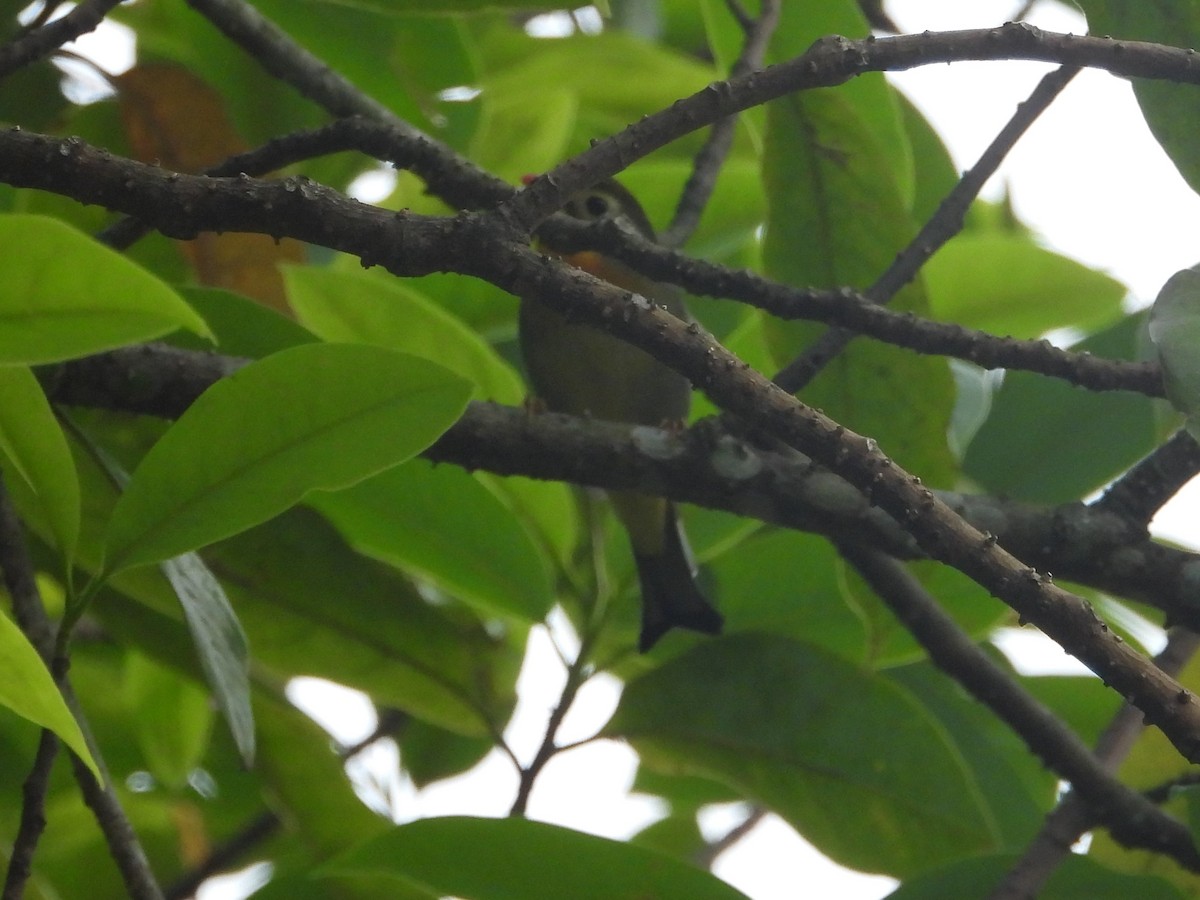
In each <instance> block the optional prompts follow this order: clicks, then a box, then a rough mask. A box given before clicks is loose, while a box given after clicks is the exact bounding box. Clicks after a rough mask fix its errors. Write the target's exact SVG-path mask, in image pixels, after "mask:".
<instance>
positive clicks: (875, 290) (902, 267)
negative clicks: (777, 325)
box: [774, 66, 1079, 394]
mask: <svg viewBox="0 0 1200 900" xmlns="http://www.w3.org/2000/svg"><path fill="white" fill-rule="evenodd" d="M1078 73H1079V67H1078V66H1061V67H1059V68H1057V69H1055V70H1054V71H1053V72H1050V73H1048V74H1047V75H1046V76H1045V77H1043V78H1042V80H1041V81H1039V82H1038V85H1037V87H1035V88H1034V89H1033V93H1032V94H1030V95H1029V99H1027V100H1026V101H1025V102H1023V103H1021V104H1020V105H1018V106H1017V111H1016V112H1015V113H1014V114H1013V116H1012V118H1011V119H1009V120H1008V123H1007V124H1006V125H1005V126H1004V127H1003V128H1002V129H1000V133H999V134H997V135H996V137H995V139H994V140H993V141H992V142H991V144H989V145H988V147H987V149H986V150H984V151H983V154H982V155H981V156H980V157H979V160H978V161H977V162H976V163H975V165H974V166H972V167H971V168H970V169H968V170H967V171H966V172H965V173H964V174H963V176H962V178H960V179H959V181H958V184H956V185H955V186H954V188H953V190H951V191H950V193H949V194H947V195H946V199H944V200H943V201H942V203H941V205H940V206H939V207H938V208H937V212H935V213H934V214H933V215H932V216H931V217H930V218H929V221H927V222H926V223H925V224H924V225H923V226H922V228H921V230H920V231H919V232H918V233H917V236H916V237H915V238H913V239H912V240H911V241H910V242H909V244H908V246H907V247H905V248H904V249H903V250H902V251H900V253H899V254H898V255H897V256H896V258H895V259H894V260H893V261H892V264H891V265H890V266H888V268H887V271H885V272H884V273H883V274H882V275H880V276H879V278H878V280H876V282H875V283H874V284H873V285H871V287H869V288H868V289H867V291H866V294H865V296H866V297H867V299H868V300H870V301H871V302H872V303H877V304H879V305H880V306H884V305H886V304H888V303H890V302H891V301H892V299H893V298H894V297H895V296H896V294H897V293H898V292H899V291H900V289H901V288H902V287H904V285H906V284H908V282H910V281H911V280H912V279H913V278H914V277H915V276H916V274H917V271H918V270H919V269H920V268H921V266H923V265H924V264H925V263H926V261H927V260H928V259H929V258H930V257H931V256H933V254H934V253H936V252H937V251H938V250H939V249H940V248H941V247H942V246H943V245H945V243H946V242H947V241H948V240H950V238H952V237H954V235H956V234H958V233H959V231H961V230H962V226H963V221H964V219H965V217H966V214H967V210H968V209H969V208H970V206H971V203H972V202H973V201H974V200H975V198H976V197H977V196H979V192H980V191H981V190H983V186H984V184H986V183H987V180H988V179H989V178H991V177H992V175H993V174H994V173H995V171H996V169H997V168H999V166H1000V163H1002V162H1003V161H1004V159H1005V157H1007V156H1008V154H1009V152H1010V151H1011V150H1012V148H1013V146H1014V145H1015V144H1016V143H1017V141H1018V140H1020V138H1021V136H1022V135H1023V134H1025V132H1026V131H1028V130H1029V127H1030V126H1031V125H1032V124H1033V123H1034V122H1035V121H1036V120H1037V118H1038V116H1040V115H1041V114H1042V113H1043V112H1045V111H1046V109H1047V108H1048V107H1049V106H1050V104H1051V103H1053V102H1054V100H1055V99H1056V98H1057V97H1058V95H1059V94H1060V93H1062V90H1063V88H1065V87H1066V86H1067V84H1068V83H1069V82H1070V81H1071V79H1072V78H1074V77H1075V76H1076V75H1077V74H1078ZM856 336H857V335H856V334H855V333H854V332H853V331H849V330H847V329H844V328H832V329H830V330H829V331H827V332H825V333H824V334H822V335H821V336H820V337H819V338H818V339H817V340H816V341H815V342H814V343H813V344H812V345H811V346H810V347H808V349H806V350H805V351H804V352H802V353H801V354H799V355H798V356H797V357H796V358H795V359H793V360H792V361H791V362H789V363H788V364H787V365H786V366H784V367H783V369H781V370H780V372H779V373H778V374H777V375H776V376H775V379H774V380H775V383H776V384H778V385H779V386H780V387H781V388H783V389H784V390H785V391H787V392H788V393H790V394H794V393H796V392H797V391H799V390H800V389H801V388H803V387H804V386H805V385H806V384H808V383H809V382H810V381H812V380H813V378H814V377H816V375H817V373H818V372H820V371H821V370H822V369H823V368H825V366H827V365H828V364H829V363H830V362H831V361H832V360H833V359H834V358H835V357H836V356H837V355H838V354H839V353H841V352H842V350H843V349H844V348H845V347H846V345H847V344H849V343H850V341H851V340H853V339H854V338H855V337H856Z"/></svg>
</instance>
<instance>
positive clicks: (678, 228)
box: [659, 0, 780, 247]
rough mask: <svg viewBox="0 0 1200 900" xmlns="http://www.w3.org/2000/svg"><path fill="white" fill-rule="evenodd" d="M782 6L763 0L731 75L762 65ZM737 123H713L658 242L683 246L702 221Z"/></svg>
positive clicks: (774, 0)
mask: <svg viewBox="0 0 1200 900" xmlns="http://www.w3.org/2000/svg"><path fill="white" fill-rule="evenodd" d="M779 6H780V0H762V8H761V9H760V10H759V13H758V18H757V19H755V20H754V21H753V24H752V26H751V27H750V28H749V30H748V31H747V32H746V42H745V44H744V45H743V46H742V52H741V54H740V55H739V56H738V58H737V60H736V61H735V62H734V64H733V67H732V69H730V73H729V74H730V75H731V76H732V77H737V76H739V75H744V74H746V73H748V72H754V71H757V70H758V69H761V68H762V66H763V60H764V59H765V57H766V53H767V46H768V45H769V44H770V43H771V35H773V34H774V33H775V27H776V26H777V25H778V24H779ZM737 122H738V120H737V116H726V117H725V118H723V119H718V120H717V121H716V122H713V124H712V127H711V128H710V129H709V132H708V139H707V140H706V141H705V142H704V146H703V147H701V148H700V152H699V153H697V154H696V157H695V159H693V160H692V173H691V175H689V176H688V180H687V183H686V184H685V185H684V187H683V193H682V194H680V197H679V203H678V205H677V206H676V207H675V215H674V217H673V218H672V219H671V224H670V225H668V226H667V228H666V230H664V231H663V233H662V234H661V235H660V236H659V243H661V244H663V245H664V246H666V247H682V246H683V245H684V244H685V243H687V240H688V238H689V237H691V236H692V232H694V231H695V230H696V226H697V225H699V224H700V216H701V215H702V214H703V213H704V208H705V207H706V206H707V205H708V201H709V199H710V198H711V197H712V192H713V188H714V187H716V184H717V175H718V174H720V171H721V166H723V165H724V164H725V158H726V157H727V156H728V155H729V150H730V148H731V147H733V136H734V133H735V132H736V130H737Z"/></svg>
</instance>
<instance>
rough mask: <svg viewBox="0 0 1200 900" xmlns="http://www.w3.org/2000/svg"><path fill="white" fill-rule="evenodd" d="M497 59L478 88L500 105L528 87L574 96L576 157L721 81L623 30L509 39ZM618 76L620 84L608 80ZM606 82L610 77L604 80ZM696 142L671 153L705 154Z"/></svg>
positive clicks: (497, 48)
mask: <svg viewBox="0 0 1200 900" xmlns="http://www.w3.org/2000/svg"><path fill="white" fill-rule="evenodd" d="M507 37H508V39H507V40H505V41H504V42H503V43H502V44H501V43H500V42H499V41H494V42H493V43H492V44H491V45H490V46H488V47H485V48H483V49H484V50H485V51H490V52H491V53H492V59H491V60H487V59H486V58H485V68H488V67H487V65H486V63H488V62H490V63H491V65H490V71H485V72H484V73H483V75H482V77H481V79H480V81H481V84H480V86H481V87H482V89H483V90H484V92H485V93H487V94H490V95H491V96H493V97H495V98H496V99H497V100H498V101H499V102H515V99H514V98H520V97H523V96H527V95H528V94H529V90H530V85H541V86H549V85H553V86H554V87H555V88H556V89H558V90H561V91H566V92H569V93H571V94H572V95H574V96H575V98H576V102H577V103H578V113H577V115H576V118H575V129H574V132H573V133H572V135H571V142H570V147H569V149H570V151H571V152H576V151H579V150H582V149H584V148H585V147H587V145H588V142H589V141H591V140H593V139H595V138H596V137H597V136H602V135H606V134H614V133H616V132H617V131H619V130H620V129H622V128H624V127H625V126H626V125H628V124H629V123H630V122H632V121H635V120H636V119H638V118H639V117H641V116H644V115H647V114H648V113H651V112H654V111H655V110H658V109H662V108H664V107H666V106H669V105H670V104H671V103H672V102H674V101H675V100H678V99H679V98H680V97H686V96H688V95H689V94H692V93H694V92H696V91H698V90H700V89H701V88H703V87H704V86H705V85H707V84H708V83H710V82H711V81H712V80H713V79H715V78H717V77H720V75H719V73H718V72H717V71H716V70H715V69H713V68H712V67H711V66H706V65H704V64H702V63H700V62H699V61H697V60H696V59H695V58H689V57H687V56H684V55H683V54H681V53H677V52H675V51H673V50H671V49H669V48H665V47H662V46H660V45H657V44H655V43H652V42H649V41H644V40H641V39H639V38H637V37H636V36H634V35H631V34H628V33H624V32H621V31H618V30H606V31H604V32H603V33H601V34H598V35H575V36H572V37H567V38H562V39H560V40H554V41H545V40H537V39H534V38H528V37H524V36H521V37H517V36H516V35H508V36H507ZM617 72H619V73H620V76H621V77H620V78H610V77H606V76H607V75H608V74H609V73H617ZM601 76H605V77H601ZM701 139H702V138H701V136H699V135H696V136H690V137H689V138H686V139H684V140H683V141H681V142H678V143H677V144H676V145H674V146H673V147H672V151H673V152H676V153H686V152H688V150H689V149H691V150H693V151H694V149H695V147H697V146H699V141H700V140H701Z"/></svg>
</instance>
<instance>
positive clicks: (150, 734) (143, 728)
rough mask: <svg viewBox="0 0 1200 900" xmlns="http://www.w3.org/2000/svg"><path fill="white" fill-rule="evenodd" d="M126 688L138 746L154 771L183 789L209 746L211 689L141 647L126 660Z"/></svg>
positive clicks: (174, 786) (171, 785)
mask: <svg viewBox="0 0 1200 900" xmlns="http://www.w3.org/2000/svg"><path fill="white" fill-rule="evenodd" d="M125 692H126V697H127V698H128V702H129V710H130V713H131V717H132V719H133V723H134V727H135V735H136V737H137V742H138V746H139V748H140V749H141V751H142V755H143V756H144V757H145V759H146V761H147V763H148V765H149V767H150V773H151V774H152V775H153V776H154V777H155V778H156V779H158V781H159V782H161V783H162V784H164V785H166V786H167V787H168V788H170V789H172V790H175V791H180V790H182V789H183V788H184V787H185V786H186V785H187V782H188V777H189V776H190V775H191V773H192V771H193V770H194V769H195V768H196V766H198V765H199V764H200V761H201V758H202V756H203V755H204V751H205V749H206V748H207V747H208V738H209V733H210V731H211V727H212V718H213V716H212V708H211V707H210V706H209V702H208V692H207V691H205V690H204V689H203V688H202V687H201V686H200V685H198V684H196V682H194V681H192V680H191V679H188V678H184V677H182V676H180V675H178V674H177V673H175V672H173V671H171V670H170V669H167V668H166V667H164V666H162V665H160V664H159V663H157V662H153V661H151V660H150V659H149V658H148V657H146V656H143V655H142V654H140V653H130V654H128V656H127V657H126V660H125Z"/></svg>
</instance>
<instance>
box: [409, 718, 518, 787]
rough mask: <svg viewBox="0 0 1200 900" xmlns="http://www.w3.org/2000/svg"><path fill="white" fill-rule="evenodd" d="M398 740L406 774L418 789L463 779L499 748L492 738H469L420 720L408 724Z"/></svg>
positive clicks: (412, 720)
mask: <svg viewBox="0 0 1200 900" xmlns="http://www.w3.org/2000/svg"><path fill="white" fill-rule="evenodd" d="M398 740H399V744H400V763H401V765H403V766H404V774H406V775H407V776H408V777H409V778H411V779H412V782H413V785H414V786H415V787H416V788H418V789H420V788H423V787H426V786H427V785H429V784H430V783H432V782H434V781H440V780H441V779H443V778H450V777H452V776H454V775H461V774H462V773H463V772H466V771H467V770H468V769H470V768H472V767H474V766H475V765H476V764H477V763H479V762H481V761H482V760H483V758H484V757H485V756H487V755H488V753H490V752H491V751H492V749H493V748H494V747H495V744H494V743H493V740H492V738H490V737H466V736H464V735H461V734H455V733H454V732H452V731H447V730H446V729H444V728H438V727H437V726H436V725H430V724H429V723H427V722H423V721H421V720H420V719H411V720H409V721H407V722H405V723H404V727H403V728H402V729H401V731H400V735H399V739H398Z"/></svg>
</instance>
